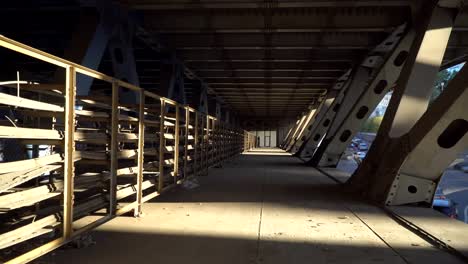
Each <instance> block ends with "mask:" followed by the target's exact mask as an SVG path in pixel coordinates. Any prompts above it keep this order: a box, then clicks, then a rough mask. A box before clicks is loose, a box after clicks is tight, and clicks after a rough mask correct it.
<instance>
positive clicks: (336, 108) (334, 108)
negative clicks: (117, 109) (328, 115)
mask: <svg viewBox="0 0 468 264" xmlns="http://www.w3.org/2000/svg"><path fill="white" fill-rule="evenodd" d="M338 108H340V104H336V105H335V106H334V107H333V112H336V111H338Z"/></svg>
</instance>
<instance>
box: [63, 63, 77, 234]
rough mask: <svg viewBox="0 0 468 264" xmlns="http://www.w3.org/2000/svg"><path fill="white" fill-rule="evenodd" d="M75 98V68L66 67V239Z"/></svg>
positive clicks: (69, 221)
mask: <svg viewBox="0 0 468 264" xmlns="http://www.w3.org/2000/svg"><path fill="white" fill-rule="evenodd" d="M75 98H76V72H75V68H74V67H72V66H68V67H67V68H66V84H65V142H64V151H65V160H64V165H63V167H64V168H63V178H64V189H63V237H64V238H65V239H68V238H70V237H71V235H72V233H73V201H74V196H73V190H74V182H73V178H74V176H75V164H74V160H73V154H74V151H75V138H74V134H75Z"/></svg>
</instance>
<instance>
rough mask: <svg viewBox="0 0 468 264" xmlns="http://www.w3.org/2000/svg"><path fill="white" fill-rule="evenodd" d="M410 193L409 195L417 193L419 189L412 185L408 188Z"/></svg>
mask: <svg viewBox="0 0 468 264" xmlns="http://www.w3.org/2000/svg"><path fill="white" fill-rule="evenodd" d="M408 192H409V193H417V192H418V188H416V186H414V185H410V186H408Z"/></svg>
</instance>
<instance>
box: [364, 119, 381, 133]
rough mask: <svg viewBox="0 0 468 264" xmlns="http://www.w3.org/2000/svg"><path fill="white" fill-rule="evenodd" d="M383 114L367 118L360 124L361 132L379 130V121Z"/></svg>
mask: <svg viewBox="0 0 468 264" xmlns="http://www.w3.org/2000/svg"><path fill="white" fill-rule="evenodd" d="M382 119H383V116H374V117H372V118H369V119H367V121H366V122H365V123H364V125H363V126H362V132H368V133H377V130H379V127H380V123H382Z"/></svg>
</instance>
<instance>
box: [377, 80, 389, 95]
mask: <svg viewBox="0 0 468 264" xmlns="http://www.w3.org/2000/svg"><path fill="white" fill-rule="evenodd" d="M387 84H388V82H387V81H386V80H380V81H379V82H378V83H377V85H376V86H375V87H374V93H376V94H381V93H382V92H383V90H384V89H385V87H387Z"/></svg>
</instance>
